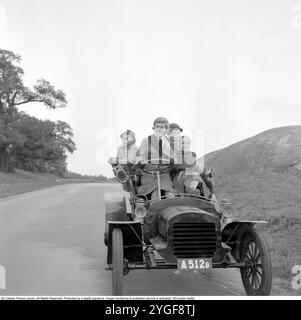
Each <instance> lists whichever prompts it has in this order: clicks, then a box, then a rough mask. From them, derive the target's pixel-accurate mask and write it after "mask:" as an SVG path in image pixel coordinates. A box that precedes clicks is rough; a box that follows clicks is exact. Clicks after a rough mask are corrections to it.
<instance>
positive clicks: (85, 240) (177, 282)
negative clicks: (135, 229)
mask: <svg viewBox="0 0 301 320" xmlns="http://www.w3.org/2000/svg"><path fill="white" fill-rule="evenodd" d="M119 190H121V189H120V186H119V185H114V184H71V185H60V186H56V187H53V188H48V189H44V190H39V191H34V192H30V193H26V194H23V195H19V196H15V197H11V198H8V199H0V266H1V265H2V266H4V267H5V269H6V289H5V290H2V289H0V296H1V295H3V296H4V295H6V296H32V295H34V296H35V295H47V296H57V295H59V296H77V295H80V296H109V295H111V271H106V270H105V264H106V247H105V245H104V243H103V232H104V193H105V192H116V191H119ZM124 293H125V295H128V296H171V295H176V296H201V295H210V296H211V295H218V296H220V295H244V294H245V293H244V290H243V287H242V283H241V280H240V275H239V272H238V271H237V270H211V271H210V272H206V273H203V274H200V273H193V272H184V273H177V272H175V271H174V270H150V271H148V270H136V271H131V272H130V273H129V274H128V275H127V276H126V278H125V290H124Z"/></svg>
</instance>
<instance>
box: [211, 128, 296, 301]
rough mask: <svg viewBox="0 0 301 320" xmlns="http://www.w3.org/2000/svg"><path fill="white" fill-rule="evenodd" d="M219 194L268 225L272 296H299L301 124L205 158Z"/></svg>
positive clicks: (246, 216)
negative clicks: (295, 270)
mask: <svg viewBox="0 0 301 320" xmlns="http://www.w3.org/2000/svg"><path fill="white" fill-rule="evenodd" d="M205 163H206V166H207V167H208V168H212V169H213V170H214V172H215V177H214V182H215V185H216V188H217V193H218V196H219V197H220V198H221V197H222V196H223V195H227V196H229V197H230V198H231V199H233V200H234V203H235V208H236V215H237V216H238V217H240V218H244V219H257V220H266V221H268V222H269V224H268V225H267V226H265V227H264V228H263V229H262V231H263V233H264V235H265V238H266V240H267V242H268V244H269V247H270V250H271V251H270V253H271V257H272V264H273V289H272V291H273V293H274V294H283V293H284V292H288V293H290V294H296V295H300V294H301V290H299V291H296V290H293V289H292V287H291V279H292V273H291V270H292V267H293V265H296V264H298V265H301V126H290V127H282V128H275V129H272V130H268V131H265V132H263V133H261V134H258V135H256V136H254V137H251V138H249V139H246V140H243V141H241V142H238V143H236V144H233V145H231V146H229V147H227V148H224V149H221V150H218V151H215V152H212V153H210V154H208V155H206V156H205Z"/></svg>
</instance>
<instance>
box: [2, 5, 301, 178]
mask: <svg viewBox="0 0 301 320" xmlns="http://www.w3.org/2000/svg"><path fill="white" fill-rule="evenodd" d="M0 47H1V48H3V49H8V50H13V51H15V52H17V53H19V54H21V56H22V67H23V68H24V71H25V75H26V76H25V82H26V84H28V85H30V84H33V82H34V81H35V79H38V78H45V79H47V80H49V81H50V82H51V83H52V84H53V85H54V86H55V87H57V88H60V89H63V90H64V91H65V93H66V95H67V98H68V102H69V106H68V108H66V109H63V110H55V111H48V110H47V109H46V108H45V107H43V106H41V105H39V104H32V105H26V106H23V107H22V109H23V110H26V111H27V112H28V113H30V114H32V115H34V116H36V117H39V118H42V119H46V118H47V119H52V120H57V119H61V120H64V121H67V122H68V123H69V124H70V125H71V126H72V127H73V130H74V140H75V142H76V144H77V148H78V150H77V151H76V152H75V153H74V154H73V155H72V156H70V157H69V158H68V168H69V170H71V171H75V172H79V173H86V174H105V175H108V176H111V168H110V167H109V166H108V165H107V164H104V163H103V162H104V161H105V159H106V157H107V156H110V155H114V154H115V148H116V147H115V145H114V144H115V143H116V141H117V140H116V139H117V138H116V136H118V134H119V133H121V132H122V131H123V130H125V129H132V130H134V131H135V132H136V134H137V140H138V141H137V142H138V144H140V142H141V139H142V138H143V137H145V136H147V135H149V134H151V133H152V122H153V120H154V119H155V118H156V117H158V116H165V117H167V118H168V120H169V121H170V122H178V123H179V124H180V125H181V126H182V127H183V128H184V133H185V132H186V133H187V134H189V135H191V136H192V137H194V132H200V133H201V136H202V137H203V138H204V144H203V145H202V147H201V150H203V151H204V152H205V153H207V152H210V151H213V150H216V149H219V148H223V147H226V146H227V145H230V144H232V143H234V142H237V141H239V140H241V139H245V138H248V137H250V136H252V135H255V134H257V133H259V132H261V131H264V130H267V129H270V128H272V127H279V126H286V125H294V124H300V123H301V121H300V119H301V117H300V116H301V111H300V110H301V109H300V106H301V0H300V1H290V0H271V1H268V0H265V1H262V0H261V1H255V0H245V1H242V0H237V1H224V0H218V1H209V0H208V1H205V0H203V1H201V0H148V1H146V0H126V1H120V0H119V1H116V0H88V1H83V0H51V1H49V0H47V1H46V0H0ZM112 135H113V137H112ZM196 140H197V139H195V141H196ZM196 143H197V146H196V145H194V148H196V147H198V148H200V146H199V144H200V143H201V142H199V141H197V142H194V144H196ZM111 153H113V154H111Z"/></svg>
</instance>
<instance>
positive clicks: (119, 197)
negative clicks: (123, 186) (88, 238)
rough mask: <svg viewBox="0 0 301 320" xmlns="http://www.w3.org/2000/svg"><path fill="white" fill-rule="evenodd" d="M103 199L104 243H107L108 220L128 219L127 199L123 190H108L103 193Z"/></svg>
mask: <svg viewBox="0 0 301 320" xmlns="http://www.w3.org/2000/svg"><path fill="white" fill-rule="evenodd" d="M104 201H105V232H104V236H105V244H106V245H107V243H108V234H109V226H108V222H110V221H128V220H129V218H128V216H127V213H128V212H129V206H130V204H129V199H128V196H127V195H126V194H125V192H108V193H105V194H104Z"/></svg>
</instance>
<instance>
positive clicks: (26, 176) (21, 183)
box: [0, 169, 59, 198]
mask: <svg viewBox="0 0 301 320" xmlns="http://www.w3.org/2000/svg"><path fill="white" fill-rule="evenodd" d="M57 179H59V177H57V176H56V175H53V174H50V173H38V172H37V173H35V172H28V171H23V170H19V169H16V170H15V172H14V173H9V174H8V173H3V172H0V198H5V197H8V196H12V195H16V194H20V193H24V192H29V191H34V190H38V189H42V188H47V187H51V186H54V185H56V180H57Z"/></svg>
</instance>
